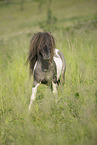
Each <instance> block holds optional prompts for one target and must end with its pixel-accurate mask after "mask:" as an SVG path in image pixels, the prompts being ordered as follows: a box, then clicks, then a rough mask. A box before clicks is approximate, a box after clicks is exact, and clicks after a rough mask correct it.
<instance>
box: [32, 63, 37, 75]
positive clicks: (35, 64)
mask: <svg viewBox="0 0 97 145" xmlns="http://www.w3.org/2000/svg"><path fill="white" fill-rule="evenodd" d="M36 66H37V61H36V63H35V65H34V69H33V73H34V70H35V68H36Z"/></svg>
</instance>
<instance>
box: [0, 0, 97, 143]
mask: <svg viewBox="0 0 97 145" xmlns="http://www.w3.org/2000/svg"><path fill="white" fill-rule="evenodd" d="M69 2H70V1H69ZM86 2H87V1H85V3H86ZM56 5H57V4H56ZM56 5H55V6H56ZM77 5H78V3H77ZM55 6H54V8H55ZM60 7H61V3H60ZM69 8H70V7H69ZM62 11H63V9H62ZM60 13H61V10H60ZM37 17H38V16H37ZM30 19H31V18H29V25H31V23H30ZM36 19H37V18H36ZM23 22H24V21H23ZM3 23H4V22H2V24H3ZM19 23H20V21H19ZM61 23H62V22H61ZM9 24H10V22H9ZM32 26H33V28H36V27H34V24H33V25H32ZM68 26H69V25H68ZM14 27H15V26H14ZM19 30H20V28H19ZM37 31H38V29H37ZM4 33H5V31H4ZM53 35H54V37H55V39H56V48H58V49H60V50H61V51H62V53H63V54H64V57H65V59H66V64H67V69H66V81H65V84H64V85H63V86H61V85H60V86H59V88H58V95H54V94H53V93H52V92H51V90H50V88H49V87H47V86H45V85H40V86H39V88H38V91H37V95H36V100H35V101H34V102H33V105H32V107H31V111H29V110H28V106H29V102H30V96H31V90H32V89H31V87H32V81H33V78H29V70H28V67H27V66H26V65H25V62H26V58H27V53H28V48H29V41H30V38H31V34H30V33H29V34H24V33H23V34H21V35H16V36H13V37H12V36H11V37H10V36H9V37H8V36H7V37H2V38H1V39H0V145H22V144H24V145H45V144H46V145H50V144H51V145H57V144H58V145H64V144H65V145H86V144H87V145H96V143H97V137H96V136H97V76H96V74H97V72H96V67H97V43H96V41H97V40H96V39H97V25H96V24H95V25H94V24H90V23H89V24H88V23H87V24H85V25H76V27H68V29H63V27H60V29H59V28H58V29H56V30H54V31H53Z"/></svg>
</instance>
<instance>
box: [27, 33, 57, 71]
mask: <svg viewBox="0 0 97 145" xmlns="http://www.w3.org/2000/svg"><path fill="white" fill-rule="evenodd" d="M54 49H55V40H54V37H53V36H52V35H51V33H49V32H39V33H37V34H34V36H33V37H32V39H31V42H30V50H29V55H28V59H27V60H28V61H29V63H30V71H31V72H33V68H34V65H35V62H36V61H37V60H38V59H40V60H44V61H45V60H49V62H50V61H51V60H52V58H53V55H54Z"/></svg>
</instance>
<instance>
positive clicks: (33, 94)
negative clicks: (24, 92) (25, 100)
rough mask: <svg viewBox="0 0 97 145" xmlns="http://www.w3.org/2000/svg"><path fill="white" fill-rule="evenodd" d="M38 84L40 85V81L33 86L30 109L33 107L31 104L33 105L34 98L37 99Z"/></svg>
mask: <svg viewBox="0 0 97 145" xmlns="http://www.w3.org/2000/svg"><path fill="white" fill-rule="evenodd" d="M38 86H39V83H38V84H37V85H36V86H35V87H32V95H31V100H30V105H29V110H30V108H31V105H32V102H33V100H35V96H36V92H37V87H38Z"/></svg>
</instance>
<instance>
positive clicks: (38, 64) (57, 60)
mask: <svg viewBox="0 0 97 145" xmlns="http://www.w3.org/2000/svg"><path fill="white" fill-rule="evenodd" d="M27 62H29V66H30V74H32V75H33V86H32V95H31V101H30V105H29V110H30V108H31V105H32V102H33V100H35V96H36V92H37V87H38V86H39V85H40V84H46V85H51V86H52V89H53V93H56V92H57V85H58V84H59V83H60V81H62V82H63V83H64V82H65V71H66V62H65V59H64V56H63V54H62V53H61V51H59V50H58V49H55V40H54V37H53V36H52V35H51V33H49V32H39V33H37V34H34V36H33V37H32V40H31V43H30V50H29V54H28V59H27Z"/></svg>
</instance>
